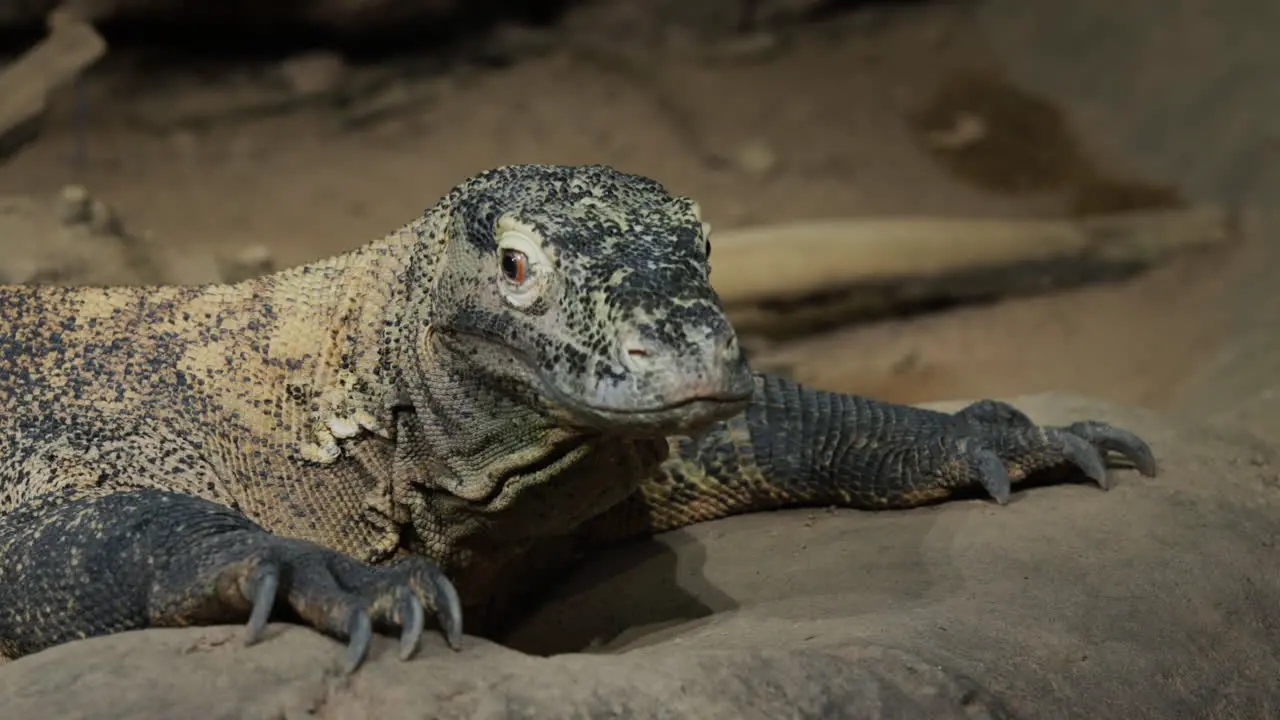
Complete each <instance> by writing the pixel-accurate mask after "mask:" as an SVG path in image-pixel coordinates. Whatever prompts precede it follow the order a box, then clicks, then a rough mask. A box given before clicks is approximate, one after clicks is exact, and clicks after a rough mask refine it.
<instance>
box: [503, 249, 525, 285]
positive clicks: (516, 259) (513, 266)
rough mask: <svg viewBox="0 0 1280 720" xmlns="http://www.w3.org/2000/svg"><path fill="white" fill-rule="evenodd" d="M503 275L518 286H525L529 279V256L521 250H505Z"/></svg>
mask: <svg viewBox="0 0 1280 720" xmlns="http://www.w3.org/2000/svg"><path fill="white" fill-rule="evenodd" d="M502 274H503V275H504V276H506V278H507V279H508V280H510V281H511V282H513V283H515V284H516V285H523V284H524V283H525V281H526V280H528V279H529V256H528V255H525V254H524V253H522V252H520V251H519V250H512V249H510V248H507V249H506V250H503V251H502Z"/></svg>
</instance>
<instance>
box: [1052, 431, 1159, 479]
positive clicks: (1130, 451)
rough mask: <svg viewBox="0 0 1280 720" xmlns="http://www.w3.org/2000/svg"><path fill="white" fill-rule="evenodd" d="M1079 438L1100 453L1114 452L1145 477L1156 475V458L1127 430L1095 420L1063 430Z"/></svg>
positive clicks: (1139, 439) (1142, 442)
mask: <svg viewBox="0 0 1280 720" xmlns="http://www.w3.org/2000/svg"><path fill="white" fill-rule="evenodd" d="M1063 429H1064V430H1065V431H1066V432H1069V433H1071V434H1072V435H1075V436H1077V437H1080V438H1082V439H1084V440H1085V441H1087V442H1088V443H1090V444H1091V445H1093V446H1094V447H1096V448H1098V449H1099V450H1101V451H1102V452H1104V453H1106V452H1114V453H1117V454H1119V455H1120V456H1122V457H1124V458H1125V459H1126V460H1128V461H1129V462H1131V463H1133V466H1134V467H1135V468H1137V470H1138V472H1139V473H1142V474H1143V475H1145V476H1147V477H1155V475H1156V458H1155V454H1154V453H1152V452H1151V446H1149V445H1147V443H1146V441H1145V440H1143V439H1142V438H1140V437H1138V436H1137V435H1135V434H1134V433H1132V432H1129V431H1128V430H1124V429H1121V428H1118V427H1115V426H1112V425H1108V424H1107V423H1104V422H1099V421H1097V420H1083V421H1081V422H1077V423H1072V424H1071V425H1068V426H1067V427H1065V428H1063Z"/></svg>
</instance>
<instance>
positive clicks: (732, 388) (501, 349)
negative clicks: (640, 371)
mask: <svg viewBox="0 0 1280 720" xmlns="http://www.w3.org/2000/svg"><path fill="white" fill-rule="evenodd" d="M435 338H436V340H437V341H438V342H439V347H440V348H441V349H443V350H445V351H446V352H450V353H451V354H453V355H454V356H455V357H458V358H460V359H464V358H465V361H467V362H471V363H476V364H479V365H481V366H488V365H489V364H490V363H489V362H486V361H485V359H482V357H483V355H486V354H489V353H497V354H498V355H499V356H501V360H500V361H498V362H496V363H493V364H494V365H495V366H503V367H504V371H505V372H506V373H509V372H510V370H511V366H512V364H513V363H511V361H512V360H514V361H515V363H514V365H516V366H518V367H519V368H520V370H521V372H520V373H519V374H520V376H521V380H522V381H523V382H525V383H528V384H530V385H531V386H533V387H534V388H535V391H534V394H535V396H536V397H537V399H538V401H539V404H540V406H541V408H542V410H543V411H544V412H546V413H547V414H548V415H550V416H551V417H552V418H554V419H555V420H556V421H557V422H559V423H561V424H562V425H565V426H567V427H576V428H581V429H583V430H586V431H589V432H592V433H601V434H607V435H615V436H619V437H629V438H657V437H669V436H671V435H693V434H697V433H699V432H701V431H702V430H705V429H706V428H707V427H709V426H711V425H713V424H715V423H716V422H720V421H722V420H727V419H729V418H731V417H733V416H734V415H737V414H739V413H741V412H743V411H745V410H746V408H747V405H748V404H749V403H750V401H751V396H752V394H753V392H754V389H755V382H754V380H753V379H752V376H751V374H750V372H749V371H746V370H745V365H744V366H743V368H744V371H743V372H742V373H740V374H738V375H735V374H733V373H729V375H730V376H731V378H732V380H733V381H732V382H729V383H726V387H724V388H707V387H697V388H690V392H689V394H688V395H686V396H685V397H681V398H678V399H675V400H672V401H670V402H666V403H663V404H660V405H652V406H648V407H618V406H606V405H600V404H595V403H590V402H584V401H583V400H581V399H579V398H576V397H575V396H574V394H573V393H571V392H568V391H566V390H564V389H563V388H562V387H560V386H559V385H558V384H557V383H555V382H552V381H551V380H549V379H547V378H546V377H545V376H544V375H543V373H541V372H539V371H538V369H537V365H536V363H534V361H533V359H532V358H530V357H528V356H527V355H526V354H525V353H524V352H522V351H520V350H519V349H518V348H514V347H511V346H510V345H508V344H506V343H505V342H502V341H501V340H499V339H497V338H493V337H489V336H486V335H481V334H478V333H471V332H466V331H453V332H443V331H442V332H438V333H437V334H436V335H435ZM458 341H462V343H466V344H472V345H473V349H477V348H483V349H484V350H485V351H487V352H482V353H474V352H463V351H462V348H460V347H459V346H458V345H459V342H458ZM739 375H740V376H739Z"/></svg>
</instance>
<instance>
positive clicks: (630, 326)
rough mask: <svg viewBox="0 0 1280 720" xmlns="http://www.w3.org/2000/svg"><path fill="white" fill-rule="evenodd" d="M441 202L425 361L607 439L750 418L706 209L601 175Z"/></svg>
mask: <svg viewBox="0 0 1280 720" xmlns="http://www.w3.org/2000/svg"><path fill="white" fill-rule="evenodd" d="M445 205H446V206H447V207H448V208H449V212H448V215H447V219H446V220H445V221H444V222H446V223H448V224H447V226H446V227H445V228H443V229H444V230H445V236H446V237H448V238H449V242H448V243H447V246H446V247H444V248H442V249H441V251H440V252H441V255H440V256H439V257H438V259H437V261H436V262H438V263H439V265H438V266H437V268H436V272H435V273H434V276H435V284H434V286H433V287H432V288H431V289H430V296H431V302H430V308H431V309H430V312H429V317H428V319H427V323H426V324H427V325H429V330H425V331H424V333H423V342H422V343H421V344H420V345H419V347H421V348H423V350H422V352H425V353H434V354H436V355H438V354H439V353H440V352H446V353H449V354H450V355H451V356H452V357H453V359H455V360H459V361H461V363H462V365H461V367H465V368H466V372H474V373H480V374H482V375H483V376H485V378H486V386H487V387H493V388H501V389H503V391H505V392H508V393H509V394H512V395H515V396H519V397H520V398H522V399H523V401H524V403H525V404H528V405H530V406H531V407H535V408H537V409H538V410H539V412H542V413H544V414H547V415H549V416H551V417H552V418H553V419H555V420H556V422H557V423H559V424H561V425H567V426H570V427H576V428H582V429H585V430H589V431H595V432H601V433H605V434H618V435H634V436H652V437H656V436H659V435H669V434H687V433H693V432H696V431H697V430H699V429H701V428H703V427H705V426H706V425H708V424H710V423H712V422H714V421H717V420H721V419H725V418H727V417H729V416H731V415H733V414H736V413H737V412H740V411H741V410H742V409H744V408H745V406H746V403H747V401H748V399H749V397H750V395H751V393H752V390H753V387H754V382H753V379H752V375H751V372H750V370H749V368H748V365H747V363H746V360H745V358H744V356H743V354H742V352H741V351H740V349H739V347H738V342H737V337H736V335H735V333H734V331H733V328H732V327H731V326H730V324H729V321H728V320H727V319H726V318H725V315H724V312H723V310H722V309H721V306H720V302H719V298H718V297H717V296H716V293H715V291H714V290H712V287H711V283H710V280H709V273H710V267H709V263H708V258H709V255H710V245H709V243H708V226H707V225H706V224H704V223H703V221H702V218H701V216H700V209H699V207H698V205H697V203H695V202H694V201H692V200H690V199H688V198H685V197H680V196H675V195H672V194H670V193H668V192H667V190H666V189H664V188H663V186H662V185H660V184H658V183H657V182H655V181H653V180H650V179H648V178H644V177H639V176H635V175H630V174H626V173H623V172H619V171H617V170H614V169H612V168H609V167H605V166H585V167H566V166H549V165H518V166H508V167H503V168H498V169H496V170H491V171H489V172H487V173H484V174H481V175H478V176H476V177H474V178H471V179H470V180H468V181H467V182H465V183H463V184H462V185H460V186H458V187H457V188H455V189H454V191H453V192H452V193H451V194H450V195H449V196H448V197H447V198H446V200H445ZM454 364H455V365H457V363H456V362H455V363H454Z"/></svg>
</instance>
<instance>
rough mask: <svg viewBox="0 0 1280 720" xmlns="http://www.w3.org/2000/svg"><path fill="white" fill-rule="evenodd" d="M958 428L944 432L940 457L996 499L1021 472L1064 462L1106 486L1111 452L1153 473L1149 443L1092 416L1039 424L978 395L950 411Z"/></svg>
mask: <svg viewBox="0 0 1280 720" xmlns="http://www.w3.org/2000/svg"><path fill="white" fill-rule="evenodd" d="M953 417H954V418H955V419H956V420H958V421H959V422H960V428H959V432H958V433H948V435H949V438H948V439H947V441H946V443H945V447H944V453H945V456H944V463H945V465H946V466H947V467H948V468H949V469H950V470H951V471H953V472H954V471H955V470H959V473H960V475H961V477H962V479H963V480H965V481H968V482H974V481H976V482H977V483H979V484H981V485H982V487H983V488H984V489H986V491H987V492H988V493H989V494H990V495H991V497H992V498H994V499H995V500H996V502H998V503H1000V504H1002V505H1003V504H1005V503H1007V502H1008V501H1009V494H1010V492H1011V487H1012V484H1013V482H1014V481H1015V480H1021V479H1023V478H1025V477H1026V476H1027V475H1029V474H1031V473H1033V472H1036V471H1039V470H1045V469H1049V468H1052V467H1061V466H1064V465H1070V466H1074V467H1076V468H1078V469H1079V470H1081V471H1082V472H1083V473H1084V474H1085V475H1086V476H1087V477H1089V478H1090V479H1091V480H1093V481H1094V482H1096V483H1097V484H1098V485H1099V486H1100V487H1102V488H1103V489H1104V490H1105V489H1109V488H1110V481H1109V479H1108V478H1107V471H1106V460H1107V457H1108V455H1109V454H1110V453H1116V454H1118V455H1120V456H1122V457H1124V458H1126V459H1127V460H1128V461H1129V462H1131V463H1132V464H1133V465H1134V467H1136V468H1137V469H1138V472H1140V473H1142V474H1143V475H1146V476H1148V477H1151V476H1154V475H1155V474H1156V462H1155V457H1154V455H1153V454H1152V453H1151V448H1150V447H1148V445H1147V443H1146V442H1145V441H1143V440H1142V439H1141V438H1139V437H1138V436H1137V435H1135V434H1133V433H1132V432H1129V431H1128V430H1124V429H1121V428H1117V427H1113V426H1111V425H1108V424H1107V423H1104V422H1099V421H1096V420H1084V421H1080V422H1076V423H1072V424H1070V425H1066V426H1063V427H1047V426H1039V425H1036V424H1035V423H1033V422H1032V421H1031V419H1030V418H1028V417H1027V416H1026V414H1024V413H1023V412H1022V411H1020V410H1018V409H1017V408H1015V407H1013V406H1012V405H1009V404H1008V403H1003V402H999V401H995V400H981V401H978V402H975V403H973V404H971V405H969V406H967V407H965V408H964V409H962V410H960V411H959V412H957V413H956V414H955V415H954V416H953Z"/></svg>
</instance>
